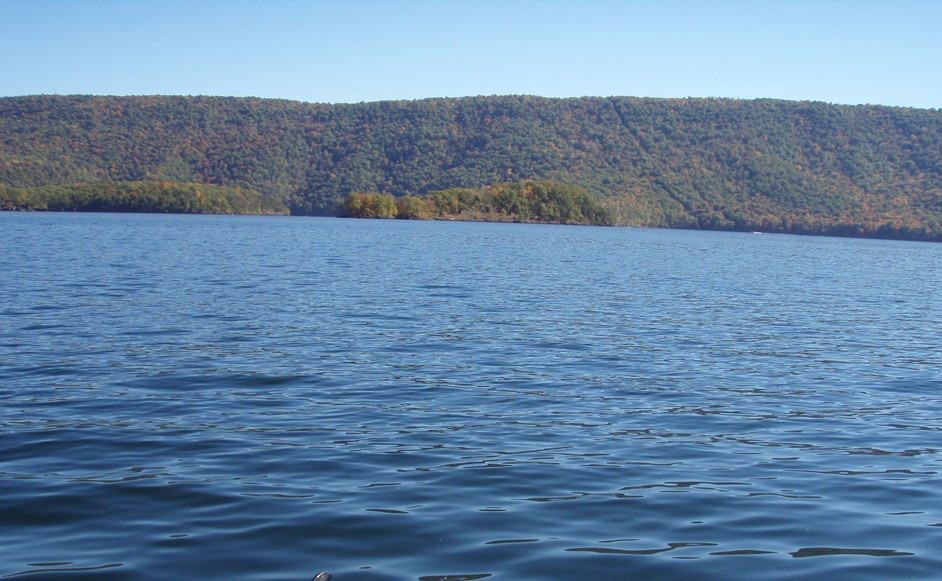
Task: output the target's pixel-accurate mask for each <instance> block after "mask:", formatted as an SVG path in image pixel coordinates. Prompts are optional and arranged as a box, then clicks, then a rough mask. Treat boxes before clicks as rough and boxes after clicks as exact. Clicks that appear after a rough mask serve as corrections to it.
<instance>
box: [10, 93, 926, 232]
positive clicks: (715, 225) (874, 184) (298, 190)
mask: <svg viewBox="0 0 942 581" xmlns="http://www.w3.org/2000/svg"><path fill="white" fill-rule="evenodd" d="M523 180H543V181H552V182H558V183H560V184H568V185H572V186H580V187H583V188H585V189H587V190H588V191H589V192H590V193H591V194H593V195H594V196H596V197H597V198H598V199H599V200H600V201H601V202H602V203H603V204H604V205H605V206H606V207H607V208H608V210H609V211H610V212H611V214H612V215H613V217H614V220H615V221H616V222H617V223H621V224H632V225H642V226H667V227H680V228H708V229H734V230H747V231H748V230H763V231H773V232H797V233H822V234H837V235H850V236H879V237H891V238H906V239H919V240H942V111H938V110H923V109H902V108H892V107H881V106H869V105H868V106H836V105H828V104H823V103H810V102H788V101H775V100H757V101H741V100H722V99H676V100H675V99H638V98H628V97H613V98H594V97H587V98H578V99H544V98H537V97H526V96H511V97H474V98H461V99H428V100H422V101H395V102H377V103H360V104H338V105H325V104H310V103H299V102H292V101H281V100H266V99H242V98H227V97H92V96H33V97H9V98H2V99H0V185H6V186H9V187H14V188H19V189H22V188H31V187H36V186H50V185H63V184H77V183H82V184H94V183H100V182H129V183H130V182H133V183H141V182H180V183H189V184H192V183H196V184H213V185H221V186H229V187H231V188H239V189H240V191H245V192H249V193H254V192H258V193H260V194H262V195H263V196H264V197H265V198H266V199H267V200H268V201H269V202H270V203H271V205H272V206H271V207H273V208H276V207H279V206H280V205H282V204H283V205H285V206H287V207H288V208H290V210H291V212H292V213H295V214H335V213H337V212H338V211H339V210H340V204H341V203H342V201H343V200H344V199H345V198H346V197H347V196H348V195H349V194H350V193H351V192H364V193H377V194H391V195H393V196H396V197H402V196H406V195H417V196H421V195H425V194H428V193H430V192H434V191H441V190H448V189H451V188H481V187H484V186H488V185H490V184H494V183H500V182H520V181H523ZM8 189H9V188H8Z"/></svg>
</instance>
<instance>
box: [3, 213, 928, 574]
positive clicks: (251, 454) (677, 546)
mask: <svg viewBox="0 0 942 581" xmlns="http://www.w3.org/2000/svg"><path fill="white" fill-rule="evenodd" d="M0 226H2V229H3V232H4V237H3V238H4V240H3V245H4V246H3V248H4V252H2V253H0V272H3V273H4V284H3V285H0V353H2V359H0V397H2V399H3V406H2V410H0V496H2V498H4V502H5V507H4V510H3V511H2V514H0V525H2V526H0V545H2V546H3V547H4V550H3V551H2V552H0V575H19V574H30V575H41V574H45V575H51V576H54V577H55V578H72V577H76V578H77V577H80V576H88V575H94V576H95V577H96V578H115V579H118V578H121V579H124V578H128V577H132V578H135V579H148V578H154V579H166V578H180V579H184V578H206V577H209V578H234V579H243V578H244V579H286V580H287V579H295V580H296V579H309V578H310V577H311V576H312V575H313V574H314V572H316V571H318V570H330V571H331V572H332V573H333V574H334V579H336V580H338V581H344V580H346V579H361V578H363V579H365V578H370V579H430V580H431V579H434V580H452V579H483V578H489V577H494V578H503V579H522V578H534V577H540V576H543V577H546V578H626V577H631V578H646V579H654V578H692V577H693V578H698V579H737V578H743V579H745V578H756V577H757V576H763V577H773V578H777V579H788V578H809V577H820V576H825V575H826V576H828V577H835V578H847V579H867V578H870V579H885V578H888V577H894V578H899V577H918V578H931V577H933V576H934V575H935V574H936V572H937V571H938V570H939V569H940V566H942V557H940V556H939V551H938V547H939V546H940V541H942V537H940V534H942V513H940V509H939V507H940V506H942V502H940V500H942V498H940V492H939V490H942V488H940V486H939V480H940V477H939V470H940V458H942V456H940V454H939V451H940V450H942V434H940V432H942V427H940V425H939V417H940V411H942V405H940V403H942V396H940V393H942V391H940V388H942V376H940V374H939V371H938V370H939V369H942V351H940V350H939V349H938V339H937V334H938V332H937V329H938V328H940V327H942V325H940V323H942V320H940V318H942V317H940V314H939V309H938V307H937V306H936V305H937V304H939V303H938V299H939V297H940V293H939V286H940V280H939V277H938V272H939V271H938V266H939V264H942V260H940V259H942V246H940V245H933V244H915V243H901V242H884V241H865V240H838V239H823V238H800V237H789V236H758V237H757V236H749V235H737V234H717V233H697V232H670V231H655V230H638V229H630V230H629V229H616V228H582V227H539V226H523V225H512V224H501V225H495V224H456V223H429V222H422V223H415V222H406V223H404V222H373V221H344V220H326V219H325V220H318V219H287V218H248V217H195V216H121V215H57V214H45V215H20V214H0ZM7 507H9V508H7ZM806 557H820V558H814V559H810V558H806Z"/></svg>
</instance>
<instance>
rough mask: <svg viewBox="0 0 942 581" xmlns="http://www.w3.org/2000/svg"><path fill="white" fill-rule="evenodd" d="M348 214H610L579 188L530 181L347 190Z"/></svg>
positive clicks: (566, 218)
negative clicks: (399, 191) (408, 191)
mask: <svg viewBox="0 0 942 581" xmlns="http://www.w3.org/2000/svg"><path fill="white" fill-rule="evenodd" d="M340 215H341V216H344V217H348V218H399V219H408V220H430V219H452V220H472V221H481V220H486V221H492V222H507V221H511V222H533V223H545V224H584V225H588V224H592V225H611V224H612V223H613V222H612V216H611V213H610V212H609V211H608V210H607V209H606V208H605V207H603V206H602V205H601V204H600V203H599V202H598V201H597V200H596V199H595V198H594V197H592V195H590V194H589V192H588V191H586V190H585V189H584V188H581V187H578V186H571V185H565V184H559V183H556V182H551V181H547V182H537V181H532V180H527V181H521V182H512V183H498V184H492V185H490V186H487V187H483V188H476V189H475V188H451V189H447V190H437V191H433V192H429V193H427V194H424V195H422V196H414V195H406V196H402V197H400V198H395V197H394V196H392V195H391V194H381V193H359V192H352V193H350V194H349V195H348V196H347V198H346V199H345V200H344V202H343V204H342V206H341V213H340Z"/></svg>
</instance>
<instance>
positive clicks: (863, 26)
mask: <svg viewBox="0 0 942 581" xmlns="http://www.w3.org/2000/svg"><path fill="white" fill-rule="evenodd" d="M30 94H96V95H156V94H160V95H228V96H256V97H276V98H284V99H294V100H300V101H310V102H330V103H336V102H360V101H377V100H387V99H419V98H425V97H461V96H468V95H503V94H528V95H541V96H546V97H580V96H585V95H596V96H610V95H626V96H638V97H734V98H758V97H771V98H780V99H791V100H814V101H825V102H829V103H846V104H856V103H873V104H882V105H898V106H906V107H922V108H942V0H623V1H616V0H566V1H563V0H461V1H458V0H307V1H305V0H253V1H249V0H0V96H14V95H30Z"/></svg>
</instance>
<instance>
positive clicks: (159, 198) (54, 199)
mask: <svg viewBox="0 0 942 581" xmlns="http://www.w3.org/2000/svg"><path fill="white" fill-rule="evenodd" d="M0 210H40V211H57V212H147V213H174V214H287V213H288V209H287V208H286V207H284V206H282V205H279V204H278V203H276V202H273V201H272V200H269V199H267V198H265V197H264V196H262V195H261V194H259V193H257V192H251V191H247V190H243V189H241V188H236V187H229V186H214V185H208V184H181V183H170V182H105V183H91V184H84V183H80V184H65V185H55V186H35V187H29V188H14V187H9V186H4V185H2V184H0Z"/></svg>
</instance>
